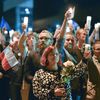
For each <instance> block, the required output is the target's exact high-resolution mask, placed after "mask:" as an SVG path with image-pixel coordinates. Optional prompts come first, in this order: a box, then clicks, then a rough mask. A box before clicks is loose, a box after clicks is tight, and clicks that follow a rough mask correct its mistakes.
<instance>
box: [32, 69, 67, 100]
mask: <svg viewBox="0 0 100 100" xmlns="http://www.w3.org/2000/svg"><path fill="white" fill-rule="evenodd" d="M60 71H61V68H60V70H56V71H54V70H48V69H46V68H45V69H40V70H38V71H37V72H36V73H35V76H34V78H33V81H32V85H33V93H34V95H35V96H36V97H37V98H38V99H39V100H66V99H65V97H57V96H55V94H54V89H55V88H57V87H60V88H62V87H64V85H63V84H62V83H61V81H60V78H61V76H60Z"/></svg>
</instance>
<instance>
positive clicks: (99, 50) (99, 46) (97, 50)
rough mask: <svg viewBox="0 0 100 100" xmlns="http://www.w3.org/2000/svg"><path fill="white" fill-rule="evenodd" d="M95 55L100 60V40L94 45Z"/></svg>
mask: <svg viewBox="0 0 100 100" xmlns="http://www.w3.org/2000/svg"><path fill="white" fill-rule="evenodd" d="M93 51H94V55H95V56H96V57H97V58H98V59H99V60H100V40H99V41H96V42H95V44H94V45H93Z"/></svg>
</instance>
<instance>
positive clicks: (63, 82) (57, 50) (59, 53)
mask: <svg viewBox="0 0 100 100" xmlns="http://www.w3.org/2000/svg"><path fill="white" fill-rule="evenodd" d="M70 11H71V10H67V11H66V12H65V14H64V20H63V22H62V25H61V27H59V28H57V29H56V30H55V32H54V35H53V34H52V33H51V32H49V31H48V30H42V31H41V32H40V33H36V32H32V31H29V32H26V31H25V30H26V28H27V25H25V24H24V23H22V30H23V32H22V34H20V33H19V32H17V31H14V32H13V35H12V36H11V37H10V40H9V41H6V39H5V36H4V34H3V32H4V31H5V30H6V27H5V28H4V29H2V30H1V32H0V100H100V38H99V35H100V30H99V29H100V26H98V27H94V30H93V32H92V33H90V27H88V23H85V25H84V27H83V28H80V27H79V25H78V24H77V23H76V22H75V21H73V19H72V18H73V14H72V13H71V12H70ZM71 21H72V22H71ZM26 33H27V34H26ZM98 34H99V35H98ZM96 35H98V37H96ZM7 50H9V52H8V53H7ZM10 54H12V56H13V59H11V57H12V56H11V55H10ZM7 55H8V56H7ZM12 62H13V63H12Z"/></svg>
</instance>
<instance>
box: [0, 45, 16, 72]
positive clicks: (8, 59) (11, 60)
mask: <svg viewBox="0 0 100 100" xmlns="http://www.w3.org/2000/svg"><path fill="white" fill-rule="evenodd" d="M0 60H1V64H2V68H3V69H4V70H5V71H7V70H9V69H10V68H12V67H14V66H16V65H17V64H18V60H17V59H16V57H15V55H14V53H13V52H12V50H11V48H10V47H9V46H7V47H6V48H5V49H4V50H3V52H2V53H0Z"/></svg>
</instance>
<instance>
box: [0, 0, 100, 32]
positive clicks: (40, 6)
mask: <svg viewBox="0 0 100 100" xmlns="http://www.w3.org/2000/svg"><path fill="white" fill-rule="evenodd" d="M3 1H4V0H0V18H1V16H2V15H3V16H6V19H7V20H8V22H9V24H10V26H12V27H14V26H13V21H12V20H11V18H12V17H13V16H14V14H13V13H12V12H11V13H7V14H5V13H4V12H3V9H2V6H3V5H2V4H3V3H2V2H3ZM69 5H75V7H76V9H75V17H74V19H75V20H76V21H77V22H78V23H79V25H80V26H81V27H83V26H84V24H85V21H86V16H92V27H93V26H94V24H95V23H97V22H100V0H34V8H33V24H34V31H40V30H42V29H44V28H48V27H51V28H52V27H53V26H54V24H55V23H56V22H58V23H60V24H61V23H62V20H63V17H64V13H65V11H66V9H67V8H68V6H69ZM42 20H44V21H42Z"/></svg>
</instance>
